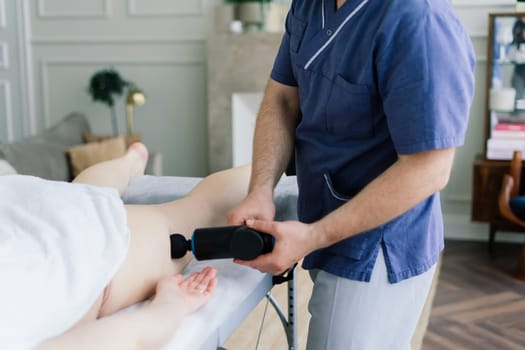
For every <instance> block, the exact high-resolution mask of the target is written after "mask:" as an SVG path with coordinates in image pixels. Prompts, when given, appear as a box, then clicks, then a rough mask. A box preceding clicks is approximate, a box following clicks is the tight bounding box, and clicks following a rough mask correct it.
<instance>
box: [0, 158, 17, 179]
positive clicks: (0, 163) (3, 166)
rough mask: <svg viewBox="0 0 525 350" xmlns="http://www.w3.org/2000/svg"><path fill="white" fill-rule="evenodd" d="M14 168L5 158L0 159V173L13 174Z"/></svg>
mask: <svg viewBox="0 0 525 350" xmlns="http://www.w3.org/2000/svg"><path fill="white" fill-rule="evenodd" d="M13 174H16V170H15V169H14V168H13V167H12V166H11V164H9V163H8V162H7V161H6V160H5V159H0V175H13Z"/></svg>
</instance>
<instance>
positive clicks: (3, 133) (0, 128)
mask: <svg viewBox="0 0 525 350" xmlns="http://www.w3.org/2000/svg"><path fill="white" fill-rule="evenodd" d="M0 140H6V141H13V107H12V95H11V84H10V82H9V81H8V80H0Z"/></svg>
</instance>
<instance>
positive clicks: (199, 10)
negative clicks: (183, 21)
mask: <svg viewBox="0 0 525 350" xmlns="http://www.w3.org/2000/svg"><path fill="white" fill-rule="evenodd" d="M140 1H142V2H144V3H145V4H146V6H144V7H145V8H147V7H148V5H149V6H150V7H151V0H148V1H145V0H128V15H129V16H131V17H178V16H202V15H204V4H203V0H192V1H176V0H171V1H168V2H167V3H169V4H172V7H171V8H169V7H166V6H165V7H164V8H163V9H162V10H149V11H148V10H144V9H142V10H139V9H138V7H139V6H137V5H138V3H139V2H140ZM181 2H182V3H185V4H189V3H193V4H196V5H195V8H192V9H187V10H181V9H180V8H181V5H180V3H181Z"/></svg>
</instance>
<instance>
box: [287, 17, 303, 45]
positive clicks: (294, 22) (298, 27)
mask: <svg viewBox="0 0 525 350" xmlns="http://www.w3.org/2000/svg"><path fill="white" fill-rule="evenodd" d="M305 30H306V22H305V21H302V20H300V19H298V18H297V17H295V16H294V15H292V14H291V13H290V15H289V16H288V31H289V33H290V50H291V51H292V52H293V53H297V51H299V48H300V47H301V42H302V41H303V37H304V32H305Z"/></svg>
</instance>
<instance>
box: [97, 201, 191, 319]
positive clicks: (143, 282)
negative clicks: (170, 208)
mask: <svg viewBox="0 0 525 350" xmlns="http://www.w3.org/2000/svg"><path fill="white" fill-rule="evenodd" d="M126 211H127V215H128V227H129V230H130V245H129V250H128V254H127V256H126V258H125V259H124V262H123V263H122V265H121V266H120V268H119V269H118V271H117V273H116V275H115V276H114V277H113V279H112V281H111V283H110V285H109V287H108V288H109V295H108V297H107V300H106V301H105V302H104V304H103V305H102V306H101V310H100V313H99V316H106V315H109V314H111V313H113V312H115V311H117V310H120V309H122V308H125V307H127V306H130V305H132V304H135V303H137V302H140V301H143V300H146V299H147V298H149V297H151V296H152V295H153V293H154V292H155V287H156V285H157V282H158V281H159V280H160V279H162V278H163V277H166V276H170V275H174V274H176V273H180V272H181V271H182V270H183V269H184V267H185V266H186V265H187V263H188V262H189V256H186V257H185V258H183V259H177V260H172V259H171V256H170V241H169V235H170V230H169V227H170V225H169V223H168V219H167V218H166V217H165V215H164V212H163V211H162V210H160V209H159V206H158V205H126Z"/></svg>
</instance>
